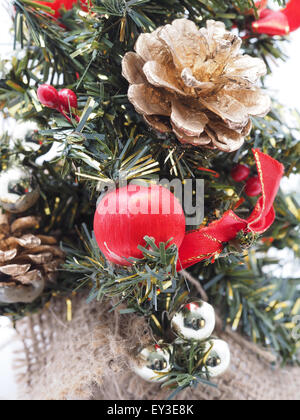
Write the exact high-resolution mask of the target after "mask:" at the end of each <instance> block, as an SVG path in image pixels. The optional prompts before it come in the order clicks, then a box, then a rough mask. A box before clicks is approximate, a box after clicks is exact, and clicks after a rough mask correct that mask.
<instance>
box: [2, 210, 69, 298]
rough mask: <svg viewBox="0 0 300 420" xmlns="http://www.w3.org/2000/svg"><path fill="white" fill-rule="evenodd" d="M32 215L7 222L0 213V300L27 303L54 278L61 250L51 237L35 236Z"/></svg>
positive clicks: (60, 261) (61, 253)
mask: <svg viewBox="0 0 300 420" xmlns="http://www.w3.org/2000/svg"><path fill="white" fill-rule="evenodd" d="M38 225H39V220H38V218H36V217H33V216H30V217H22V218H19V219H16V220H14V221H13V222H12V223H10V222H9V217H8V216H7V215H3V214H1V213H0V302H2V303H17V302H23V303H30V302H33V301H34V300H35V299H36V298H37V297H38V296H39V295H40V294H41V293H42V292H43V289H44V287H45V284H46V282H48V281H54V280H55V277H56V271H57V268H58V267H59V265H60V264H61V263H62V262H63V261H64V253H63V252H62V251H61V249H60V248H59V247H58V246H57V241H56V239H55V238H54V237H52V236H44V235H35V234H33V233H32V232H34V231H35V230H36V229H37V227H38Z"/></svg>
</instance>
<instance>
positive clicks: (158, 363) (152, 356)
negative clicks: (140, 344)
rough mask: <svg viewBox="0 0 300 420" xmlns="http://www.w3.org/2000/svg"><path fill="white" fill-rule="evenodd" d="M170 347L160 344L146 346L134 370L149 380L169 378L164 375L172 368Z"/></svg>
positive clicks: (157, 380)
mask: <svg viewBox="0 0 300 420" xmlns="http://www.w3.org/2000/svg"><path fill="white" fill-rule="evenodd" d="M170 349H171V347H170ZM170 349H169V350H168V349H165V348H162V347H160V346H158V345H155V346H148V347H145V348H144V349H143V350H142V351H141V352H140V353H139V354H138V356H137V360H136V362H135V364H134V366H133V370H134V372H135V373H136V374H137V375H138V376H140V377H141V378H142V379H144V380H145V381H147V382H158V383H159V382H164V381H166V380H167V378H166V377H162V376H163V375H165V374H167V373H169V372H171V370H172V367H171V364H170Z"/></svg>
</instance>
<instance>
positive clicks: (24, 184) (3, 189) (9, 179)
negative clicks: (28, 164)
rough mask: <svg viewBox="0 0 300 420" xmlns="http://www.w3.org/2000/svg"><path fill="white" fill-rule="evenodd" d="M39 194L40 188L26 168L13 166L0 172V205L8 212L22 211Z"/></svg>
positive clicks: (33, 201)
mask: <svg viewBox="0 0 300 420" xmlns="http://www.w3.org/2000/svg"><path fill="white" fill-rule="evenodd" d="M39 196H40V188H39V186H38V184H37V181H36V180H35V178H34V176H33V175H32V173H30V171H28V170H27V169H24V168H21V167H19V166H13V167H11V168H9V169H7V170H6V171H4V172H1V173H0V206H1V207H2V208H3V209H4V210H7V211H9V212H10V213H22V212H25V211H27V210H28V209H29V208H30V207H32V206H33V205H34V204H35V203H36V202H37V200H38V198H39Z"/></svg>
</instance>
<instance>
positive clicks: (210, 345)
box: [205, 339, 230, 378]
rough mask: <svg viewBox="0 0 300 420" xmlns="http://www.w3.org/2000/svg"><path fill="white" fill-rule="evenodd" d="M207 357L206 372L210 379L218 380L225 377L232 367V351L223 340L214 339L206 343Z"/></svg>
mask: <svg viewBox="0 0 300 420" xmlns="http://www.w3.org/2000/svg"><path fill="white" fill-rule="evenodd" d="M205 351H206V352H208V354H207V355H206V362H205V370H206V371H207V373H208V374H209V377H211V378H216V377H217V376H220V375H223V374H224V373H225V372H226V370H227V369H228V368H229V365H230V350H229V347H228V344H227V343H226V342H225V341H223V340H217V339H212V340H209V341H207V342H206V343H205Z"/></svg>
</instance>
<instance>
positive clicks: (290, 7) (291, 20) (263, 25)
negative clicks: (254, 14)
mask: <svg viewBox="0 0 300 420" xmlns="http://www.w3.org/2000/svg"><path fill="white" fill-rule="evenodd" d="M299 27H300V2H299V0H291V1H289V3H288V4H287V6H286V8H285V9H282V10H279V11H273V10H269V9H266V11H265V13H264V14H262V15H260V19H259V20H258V21H255V22H253V23H252V28H253V31H254V32H257V33H260V34H267V35H270V36H274V35H288V34H289V33H290V32H293V31H295V30H296V29H298V28H299Z"/></svg>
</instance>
